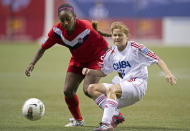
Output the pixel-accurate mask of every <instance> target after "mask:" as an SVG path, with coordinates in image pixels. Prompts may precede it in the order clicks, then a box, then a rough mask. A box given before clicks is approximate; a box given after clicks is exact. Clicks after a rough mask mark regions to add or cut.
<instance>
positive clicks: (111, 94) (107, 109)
mask: <svg viewBox="0 0 190 131" xmlns="http://www.w3.org/2000/svg"><path fill="white" fill-rule="evenodd" d="M106 96H107V99H106V102H105V106H104V113H103V117H102V121H101V123H100V125H99V126H98V127H97V128H96V129H95V131H99V130H108V129H109V130H113V127H112V117H113V116H114V113H115V111H116V110H117V107H118V102H117V97H120V96H121V87H120V85H119V84H115V85H109V88H107V90H106Z"/></svg>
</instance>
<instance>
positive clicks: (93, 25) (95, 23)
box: [92, 21, 111, 37]
mask: <svg viewBox="0 0 190 131" xmlns="http://www.w3.org/2000/svg"><path fill="white" fill-rule="evenodd" d="M92 27H93V28H94V29H95V30H96V31H97V32H98V33H99V34H100V35H102V36H104V37H111V34H108V33H104V32H101V31H99V30H98V22H97V21H92Z"/></svg>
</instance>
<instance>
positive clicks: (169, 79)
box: [158, 59, 176, 85]
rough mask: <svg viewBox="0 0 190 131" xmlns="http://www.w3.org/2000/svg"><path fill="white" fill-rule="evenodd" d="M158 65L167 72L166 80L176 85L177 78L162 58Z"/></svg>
mask: <svg viewBox="0 0 190 131" xmlns="http://www.w3.org/2000/svg"><path fill="white" fill-rule="evenodd" d="M158 66H159V67H160V68H161V69H162V71H163V72H164V73H165V78H166V80H167V81H168V82H169V83H170V84H171V85H175V84H176V78H175V76H174V75H173V74H172V73H171V72H170V70H169V69H168V67H167V65H166V64H165V62H164V61H163V60H162V59H160V60H159V61H158Z"/></svg>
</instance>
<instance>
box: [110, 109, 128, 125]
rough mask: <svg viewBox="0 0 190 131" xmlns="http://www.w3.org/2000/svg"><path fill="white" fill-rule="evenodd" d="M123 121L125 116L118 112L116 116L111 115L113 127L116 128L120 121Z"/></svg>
mask: <svg viewBox="0 0 190 131" xmlns="http://www.w3.org/2000/svg"><path fill="white" fill-rule="evenodd" d="M124 121H125V117H124V116H123V115H122V114H121V113H120V114H119V115H118V116H115V115H114V116H113V117H112V122H111V125H112V127H113V128H116V127H117V126H118V125H119V124H120V123H122V122H124Z"/></svg>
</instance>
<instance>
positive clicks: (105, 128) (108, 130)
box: [94, 122, 113, 131]
mask: <svg viewBox="0 0 190 131" xmlns="http://www.w3.org/2000/svg"><path fill="white" fill-rule="evenodd" d="M94 131H113V127H112V126H111V124H107V123H102V122H101V123H100V124H99V126H98V127H97V128H96V129H94Z"/></svg>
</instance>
